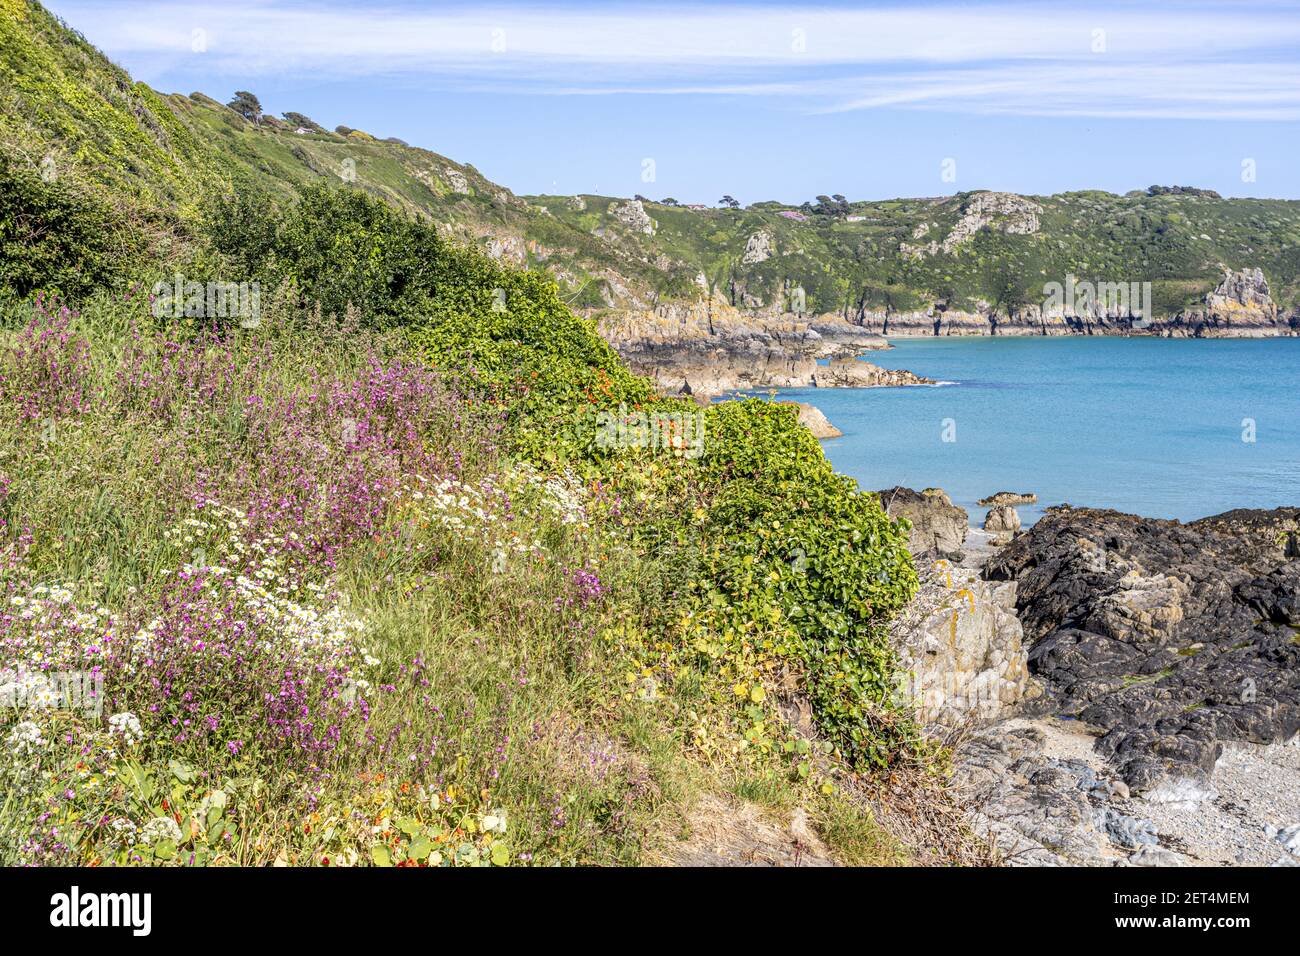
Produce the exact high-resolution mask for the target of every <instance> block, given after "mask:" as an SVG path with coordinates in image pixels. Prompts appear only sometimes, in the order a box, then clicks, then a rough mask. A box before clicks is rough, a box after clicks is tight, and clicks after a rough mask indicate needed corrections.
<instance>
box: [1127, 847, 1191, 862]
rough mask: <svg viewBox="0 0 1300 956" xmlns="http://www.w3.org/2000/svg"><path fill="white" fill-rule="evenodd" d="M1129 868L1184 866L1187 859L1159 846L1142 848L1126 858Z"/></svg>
mask: <svg viewBox="0 0 1300 956" xmlns="http://www.w3.org/2000/svg"><path fill="white" fill-rule="evenodd" d="M1128 862H1129V865H1130V866H1186V865H1187V857H1185V856H1183V855H1182V854H1180V853H1175V852H1174V851H1173V850H1166V849H1165V848H1164V847H1161V846H1149V845H1148V846H1143V847H1142V848H1141V849H1140V850H1138V851H1137V852H1136V853H1134V854H1133V855H1132V856H1131V857H1129V858H1128Z"/></svg>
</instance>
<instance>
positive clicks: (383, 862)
mask: <svg viewBox="0 0 1300 956" xmlns="http://www.w3.org/2000/svg"><path fill="white" fill-rule="evenodd" d="M370 859H371V861H372V862H374V864H375V866H392V865H393V855H392V854H391V853H389V852H388V847H386V846H384V844H382V843H376V844H375V845H374V846H372V847H371V848H370Z"/></svg>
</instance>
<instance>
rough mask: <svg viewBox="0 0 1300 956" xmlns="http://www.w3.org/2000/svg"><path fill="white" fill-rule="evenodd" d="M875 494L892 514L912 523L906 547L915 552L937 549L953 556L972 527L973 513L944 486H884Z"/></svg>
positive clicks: (936, 550)
mask: <svg viewBox="0 0 1300 956" xmlns="http://www.w3.org/2000/svg"><path fill="white" fill-rule="evenodd" d="M876 495H877V496H879V498H880V505H881V507H882V508H884V509H885V513H886V514H888V515H889V517H891V518H893V519H895V520H897V519H899V518H906V519H907V520H908V521H910V522H911V523H912V531H911V534H910V537H909V540H908V544H907V549H908V550H909V551H910V552H912V554H913V555H922V554H927V553H930V552H935V553H937V554H938V555H939V556H941V557H950V556H952V555H953V554H954V553H956V552H957V551H959V550H960V549H961V546H962V544H963V543H964V542H965V540H966V533H967V532H968V531H969V530H970V516H969V515H968V514H967V513H966V511H965V509H964V508H958V507H957V506H956V505H954V504H953V503H952V501H951V499H949V497H948V496H947V495H946V494H944V493H943V490H942V489H940V488H927V489H925V490H924V491H913V490H912V489H911V488H885V489H882V490H881V491H877V492H876Z"/></svg>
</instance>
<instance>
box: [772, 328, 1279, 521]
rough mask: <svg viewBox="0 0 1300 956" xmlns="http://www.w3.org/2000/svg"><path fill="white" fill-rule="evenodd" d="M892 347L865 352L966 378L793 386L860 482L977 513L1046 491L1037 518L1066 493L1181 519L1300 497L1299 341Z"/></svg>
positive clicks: (830, 451)
mask: <svg viewBox="0 0 1300 956" xmlns="http://www.w3.org/2000/svg"><path fill="white" fill-rule="evenodd" d="M894 344H895V345H896V348H895V349H893V350H892V351H888V352H875V353H872V354H870V355H869V356H867V360H868V361H871V362H875V363H877V364H879V365H882V366H885V367H887V368H906V369H910V370H912V371H913V372H916V373H917V374H918V375H923V376H926V377H927V378H933V379H938V380H941V381H944V382H951V383H954V384H949V385H942V386H939V387H917V388H877V389H788V390H786V391H785V392H784V393H783V397H792V398H795V397H797V398H799V399H800V400H802V401H807V402H811V403H813V404H814V405H816V406H817V407H818V408H820V409H821V410H822V411H823V412H825V414H826V417H827V418H829V419H830V420H831V422H832V423H833V424H834V425H835V426H836V427H838V428H839V429H840V430H841V431H843V432H844V437H843V438H837V439H833V440H831V441H827V442H825V443H824V445H823V447H824V448H825V450H826V454H827V455H828V456H829V458H830V460H831V461H832V462H833V463H834V465H835V467H836V469H837V470H839V471H841V472H844V473H845V474H849V475H852V476H853V477H854V478H857V479H858V481H859V482H860V483H861V485H862V486H863V487H864V488H872V489H874V488H887V487H891V486H893V485H906V486H908V487H911V488H917V489H920V488H925V487H930V486H938V487H941V488H943V489H944V490H945V491H947V492H948V494H949V496H950V497H951V498H952V499H953V501H954V503H956V504H958V505H961V506H962V507H963V508H966V509H968V510H969V511H970V512H971V521H972V523H973V524H978V523H979V522H980V521H981V520H982V519H983V516H984V511H985V509H982V508H979V507H978V506H977V505H976V504H975V501H976V499H978V498H982V497H985V496H987V495H990V494H992V493H993V492H996V491H1002V490H1007V491H1032V492H1036V493H1037V494H1038V505H1037V506H1022V507H1021V508H1020V515H1021V518H1022V519H1023V520H1024V521H1025V522H1026V523H1030V522H1032V521H1033V520H1035V519H1036V518H1037V517H1038V516H1039V515H1040V514H1041V512H1042V509H1043V508H1044V507H1047V506H1050V505H1053V504H1059V503H1061V502H1069V503H1070V504H1073V505H1088V506H1092V507H1107V508H1116V509H1119V510H1121V511H1128V512H1133V513H1136V514H1141V515H1146V516H1149V517H1161V518H1179V519H1182V520H1191V519H1195V518H1200V517H1204V516H1206V515H1211V514H1216V513H1218V512H1221V511H1226V510H1228V509H1230V508H1246V507H1250V508H1274V507H1277V506H1279V505H1300V339H1265V340H1222V339H1217V340H1186V339H1123V338H1090V337H1080V338H966V339H961V338H941V339H896V340H894ZM1247 420H1250V421H1247ZM1252 423H1253V430H1254V433H1253V437H1254V441H1246V440H1243V437H1244V438H1247V439H1248V438H1250V437H1252V436H1251V433H1250V429H1251V427H1252ZM945 432H946V434H947V436H948V437H950V438H955V440H954V441H944V437H945Z"/></svg>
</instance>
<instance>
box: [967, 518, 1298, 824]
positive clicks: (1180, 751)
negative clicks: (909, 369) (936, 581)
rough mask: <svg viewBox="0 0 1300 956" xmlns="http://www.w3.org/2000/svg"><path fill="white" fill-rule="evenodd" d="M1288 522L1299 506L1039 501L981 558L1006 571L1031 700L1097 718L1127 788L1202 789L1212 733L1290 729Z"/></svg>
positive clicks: (1294, 580) (1294, 597) (1263, 740)
mask: <svg viewBox="0 0 1300 956" xmlns="http://www.w3.org/2000/svg"><path fill="white" fill-rule="evenodd" d="M1298 529H1300V508H1278V509H1275V510H1273V511H1249V510H1241V511H1233V512H1228V513H1226V514H1223V515H1217V516H1215V517H1212V518H1205V519H1202V520H1200V521H1195V522H1191V523H1190V524H1181V523H1179V522H1176V521H1159V520H1153V519H1147V518H1141V517H1137V516H1135V515H1125V514H1119V513H1117V512H1113V511H1098V510H1092V509H1072V508H1069V507H1062V508H1053V509H1049V511H1048V513H1047V514H1046V515H1045V516H1044V517H1043V518H1042V519H1041V520H1040V521H1038V522H1037V523H1036V524H1035V525H1034V527H1033V528H1031V529H1029V531H1027V532H1026V533H1024V534H1021V535H1019V536H1017V537H1016V539H1015V540H1014V541H1012V542H1011V543H1010V544H1009V545H1007V546H1006V547H1005V548H1004V549H1002V550H1001V551H1000V552H998V553H997V554H995V555H994V556H993V558H991V559H990V561H989V563H988V564H987V565H986V567H985V571H984V573H985V575H986V577H988V578H990V579H992V580H999V581H1003V580H1005V581H1015V582H1016V583H1017V585H1018V588H1017V592H1016V607H1017V611H1018V614H1019V617H1020V620H1021V622H1022V624H1023V626H1024V630H1025V636H1026V640H1027V641H1028V642H1029V644H1030V650H1029V666H1030V670H1031V672H1032V673H1034V674H1035V675H1036V676H1037V677H1038V678H1039V679H1040V680H1041V681H1043V684H1044V689H1045V691H1046V695H1047V696H1046V699H1045V701H1044V706H1051V707H1052V708H1054V709H1055V711H1056V712H1057V713H1062V714H1068V715H1072V716H1075V717H1078V718H1080V719H1082V720H1084V721H1086V722H1088V723H1090V724H1093V725H1096V726H1099V727H1102V728H1104V729H1105V730H1106V731H1107V732H1106V734H1105V735H1104V736H1103V737H1102V738H1101V739H1100V740H1099V741H1098V744H1097V749H1098V750H1099V752H1100V753H1101V754H1102V755H1104V756H1105V757H1107V758H1109V759H1110V760H1112V761H1113V762H1114V763H1115V765H1116V766H1117V767H1118V768H1119V774H1120V776H1121V777H1122V779H1123V780H1124V782H1125V783H1126V784H1127V785H1128V787H1129V788H1130V789H1131V790H1132V791H1133V792H1134V793H1141V792H1144V791H1150V790H1152V789H1153V788H1156V787H1157V786H1158V785H1159V784H1161V782H1162V781H1165V780H1166V779H1167V778H1170V777H1172V778H1175V779H1176V780H1179V781H1183V783H1184V786H1185V787H1188V788H1191V789H1192V790H1199V791H1200V792H1201V793H1202V794H1204V793H1208V792H1209V788H1208V781H1209V776H1210V774H1211V773H1212V771H1213V769H1214V766H1215V763H1216V761H1217V760H1218V758H1219V756H1220V755H1221V754H1222V752H1223V746H1224V742H1225V741H1233V740H1236V741H1245V742H1252V743H1260V744H1267V743H1274V742H1281V741H1285V740H1288V739H1290V738H1291V737H1293V736H1294V735H1295V734H1296V732H1297V731H1298V730H1300V644H1297V643H1296V641H1295V636H1296V631H1295V629H1294V625H1293V624H1292V621H1294V620H1295V616H1294V615H1295V613H1296V608H1297V602H1300V561H1297V560H1296V559H1295V558H1293V557H1290V556H1289V551H1288V544H1287V542H1288V540H1289V538H1288V536H1289V535H1290V534H1293V533H1295V532H1296V531H1297V530H1298ZM1189 794H1190V791H1189ZM1186 799H1188V800H1190V801H1191V802H1193V803H1195V802H1196V801H1197V799H1203V796H1201V797H1197V796H1196V795H1195V794H1190V796H1187V797H1186Z"/></svg>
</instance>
